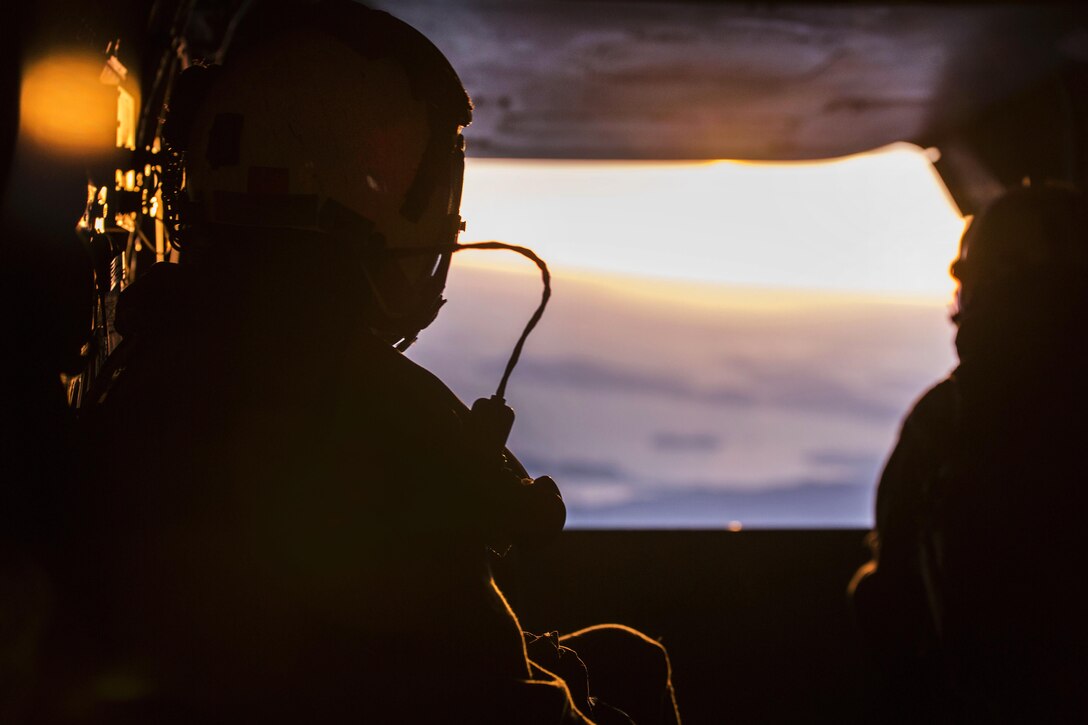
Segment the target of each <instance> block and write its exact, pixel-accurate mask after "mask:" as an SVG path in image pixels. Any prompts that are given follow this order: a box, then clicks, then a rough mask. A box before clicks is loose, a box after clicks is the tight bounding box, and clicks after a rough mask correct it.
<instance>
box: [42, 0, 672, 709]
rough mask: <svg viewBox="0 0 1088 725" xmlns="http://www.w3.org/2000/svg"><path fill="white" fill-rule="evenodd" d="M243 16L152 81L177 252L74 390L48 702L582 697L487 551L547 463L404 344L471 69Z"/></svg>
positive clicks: (457, 141) (122, 310)
mask: <svg viewBox="0 0 1088 725" xmlns="http://www.w3.org/2000/svg"><path fill="white" fill-rule="evenodd" d="M262 18H263V19H262ZM253 23H254V25H253V30H252V31H251V32H250V34H249V36H248V37H249V38H250V39H249V40H245V39H243V40H239V41H236V43H235V47H233V48H232V51H231V56H230V58H229V59H228V62H227V63H226V65H225V66H223V67H222V68H193V69H190V70H189V71H187V72H186V73H185V74H183V75H182V77H181V78H180V79H179V83H178V86H177V88H176V91H175V93H174V96H173V98H172V101H171V112H170V115H169V119H168V122H167V127H166V129H165V137H166V139H167V142H168V145H169V146H168V151H169V152H171V153H172V154H174V155H175V163H173V164H172V165H171V168H169V169H167V173H166V178H165V181H164V189H163V193H164V203H165V206H166V207H167V214H168V218H169V221H170V223H171V224H172V225H174V227H175V228H174V230H173V231H174V232H175V234H174V236H175V241H176V242H177V243H178V245H179V246H180V248H181V250H182V253H181V263H180V264H176V265H170V264H162V265H159V266H157V267H155V268H153V269H152V270H150V271H149V273H148V274H147V275H146V276H144V277H143V278H141V279H140V280H138V281H137V282H135V283H134V284H133V285H131V286H130V287H129V288H128V290H126V292H125V293H124V295H123V296H122V298H121V302H120V304H119V307H118V311H117V320H116V325H117V329H118V331H119V332H120V333H121V335H122V336H123V342H122V344H121V346H120V347H119V348H118V350H117V351H116V353H115V354H114V355H113V356H112V357H111V359H110V361H109V362H108V364H107V367H106V370H105V371H104V373H103V374H102V376H101V377H100V378H99V380H100V382H101V384H100V385H99V386H98V389H97V390H96V391H94V395H93V397H94V404H93V405H92V406H90V408H89V409H88V410H87V411H86V413H85V415H84V422H85V424H86V428H87V430H88V431H90V432H91V435H92V436H93V439H94V440H93V445H94V448H95V450H96V452H97V453H96V460H98V461H99V462H100V464H101V465H100V466H99V470H98V471H97V476H96V479H95V480H94V481H93V482H92V483H91V484H89V485H87V486H83V487H81V489H80V493H79V499H78V500H77V501H74V502H73V505H72V508H71V510H72V511H73V512H75V513H76V515H75V516H73V523H72V525H71V527H70V529H69V541H70V546H71V550H72V556H71V557H70V561H69V566H68V571H67V572H66V574H65V576H64V577H63V580H64V582H65V583H64V591H63V592H62V593H61V594H60V597H61V600H62V601H65V602H76V603H77V606H74V607H71V608H70V609H71V613H70V614H69V615H66V616H67V619H66V620H65V622H63V624H62V626H61V627H60V629H59V632H60V634H58V635H57V636H56V638H55V640H56V642H55V644H54V648H55V649H54V652H59V653H60V654H59V655H57V656H54V657H52V658H51V659H50V661H51V662H52V665H51V668H50V670H49V671H48V672H47V673H45V674H44V675H43V681H44V682H46V686H45V687H46V689H48V690H49V693H50V694H48V695H43V698H42V701H43V704H42V707H41V710H42V712H43V713H44V715H43V719H45V720H50V719H53V720H56V721H62V722H69V721H70V722H187V723H192V722H211V721H213V719H214V720H215V721H232V722H243V721H245V722H259V721H264V722H348V721H351V722H374V723H393V722H474V723H476V722H479V723H535V722H540V723H559V722H584V718H583V715H582V714H581V713H579V711H578V710H577V709H576V705H575V702H574V700H572V699H571V696H570V694H569V692H568V688H567V687H566V686H565V685H564V683H563V681H562V680H560V679H558V678H556V677H554V676H552V675H551V674H550V673H549V672H547V671H545V670H544V669H541V668H540V667H539V666H536V665H533V666H531V665H530V662H529V659H528V658H527V656H526V649H525V644H524V640H523V635H522V632H521V630H520V627H519V625H518V621H517V619H516V617H515V616H514V614H513V612H512V611H511V609H510V608H509V607H508V606H507V604H506V602H505V600H504V599H503V596H502V594H501V593H500V592H499V590H498V588H497V587H496V586H495V584H494V582H493V581H492V578H491V573H490V569H489V559H488V557H489V551H488V547H489V546H492V547H495V548H498V547H503V546H505V545H506V544H508V543H510V542H519V541H528V540H540V539H544V538H547V537H548V536H549V535H551V534H554V533H556V532H557V531H558V530H559V529H560V528H561V527H562V523H563V518H564V510H563V507H562V501H561V499H560V498H559V496H558V490H557V489H556V488H555V486H554V484H553V483H551V481H550V480H548V479H538V480H537V481H536V482H533V481H531V480H528V479H525V478H523V473H522V472H521V471H520V470H518V466H517V464H516V462H515V461H513V460H512V459H508V458H507V457H505V456H504V455H503V452H502V451H500V450H495V449H494V448H493V447H490V446H489V445H488V444H487V443H485V442H484V440H485V439H484V437H482V436H480V435H478V434H477V429H476V426H477V423H476V421H475V419H473V418H472V417H471V416H470V414H469V411H468V410H467V409H466V408H465V406H464V405H463V404H462V403H461V402H460V401H459V400H458V399H457V398H456V397H455V396H454V395H453V394H452V393H451V392H450V391H449V389H448V388H446V386H445V385H443V384H442V383H441V382H440V381H439V380H437V379H436V378H435V377H433V376H432V375H430V374H429V373H428V372H426V371H425V370H423V369H421V368H419V367H418V366H416V365H414V364H413V363H412V362H410V361H409V360H408V359H407V358H405V357H404V356H403V355H402V354H401V352H400V350H403V349H404V348H406V347H407V346H408V345H409V344H410V343H411V342H412V341H413V340H414V339H415V337H416V335H417V333H418V332H419V331H420V330H421V329H422V328H424V327H426V326H427V325H428V324H429V323H430V322H431V321H432V320H433V319H434V317H435V315H436V314H437V312H438V309H439V307H440V306H441V304H442V297H441V293H442V289H443V286H444V283H445V278H446V273H447V270H448V267H449V262H450V255H451V252H452V246H453V245H454V244H455V242H456V239H457V235H458V232H459V229H460V226H461V219H460V216H459V215H458V212H459V206H460V194H461V184H462V176H463V165H464V153H463V140H462V136H461V129H462V128H463V127H464V126H465V125H467V124H468V123H469V121H470V118H471V106H470V103H469V99H468V96H467V95H466V93H465V91H464V89H463V88H462V86H461V83H460V81H459V80H458V78H457V76H456V74H455V73H454V71H453V69H452V68H451V67H450V65H449V63H448V62H447V60H446V59H445V58H444V57H443V56H442V54H441V53H440V52H439V51H438V50H437V49H436V48H435V47H434V46H433V45H432V44H431V43H430V42H429V41H428V40H426V39H425V38H424V37H423V36H422V35H420V34H419V33H418V32H417V31H415V30H414V29H412V28H410V27H409V26H407V25H405V24H403V23H401V22H400V21H397V20H395V19H394V18H392V17H390V16H388V15H386V14H384V13H378V12H373V11H370V10H367V9H364V8H363V7H361V6H359V5H355V4H353V3H328V4H326V5H324V6H321V7H320V8H319V9H317V10H312V9H311V10H310V11H306V12H305V13H304V14H298V15H294V16H290V15H287V16H285V15H275V16H274V15H271V14H269V15H264V16H258V17H257V18H256V19H255V20H254V21H253ZM421 247H422V248H429V249H428V250H427V251H425V252H422V251H420V250H419V249H418V248H421ZM434 247H442V248H444V249H443V250H442V251H436V250H435V249H434ZM597 638H598V637H597V635H596V634H593V635H592V636H591V637H590V639H588V640H587V642H589V643H590V644H591V645H592V644H593V643H594V642H595V641H596V639H597ZM644 639H645V638H642V639H638V638H637V637H636V638H628V639H627V640H626V642H627V644H628V645H632V644H637V643H641V644H638V646H637V647H635V649H638V650H639V652H640V653H641V655H642V656H647V657H649V658H650V659H651V660H652V659H653V658H654V657H656V658H657V661H660V662H662V663H666V661H665V660H664V656H663V651H661V650H660V646H659V645H657V644H656V643H653V642H650V641H648V640H646V641H643V640H644ZM544 642H545V646H544V647H543V648H542V647H541V643H540V642H538V641H536V639H535V638H534V639H533V647H534V650H535V651H537V652H541V653H544V654H546V653H547V652H548V651H549V649H548V646H547V643H548V642H551V640H547V639H545V640H544ZM551 651H552V652H554V653H555V655H556V657H555V658H554V659H555V666H556V667H560V666H562V667H564V668H565V669H566V670H568V672H567V673H566V674H568V677H570V673H572V672H573V673H574V675H575V677H574V680H577V679H578V678H577V675H578V674H581V685H578V684H577V683H576V682H575V683H572V686H571V689H572V690H575V691H576V693H575V694H576V697H577V698H578V704H579V705H581V706H582V708H583V709H585V710H587V711H588V710H590V707H591V706H590V705H589V703H588V701H587V697H588V695H587V694H586V693H585V691H584V690H585V687H584V682H585V679H584V675H585V672H584V669H580V666H579V663H578V662H577V661H576V660H575V659H572V658H570V657H567V658H566V661H565V663H561V662H560V661H559V660H560V659H561V658H560V657H558V655H559V654H560V650H559V649H558V645H557V643H555V642H551ZM659 674H660V675H661V678H660V681H659V682H658V685H659V687H660V689H661V691H662V692H666V693H667V691H666V690H665V689H664V685H665V678H666V676H667V671H665V670H662V671H661V672H660V673H659ZM639 686H640V687H641V685H640V684H639ZM642 689H643V691H645V688H642ZM579 690H581V694H580V695H579V694H578V691H579ZM658 702H659V704H661V702H663V701H662V700H661V699H660V697H659V700H658ZM665 704H666V705H668V708H667V712H668V713H672V709H671V700H669V701H668V702H666V703H665ZM594 717H595V718H597V717H598V716H597V715H596V714H595V715H594ZM608 717H611V718H612V719H611V720H606V718H608ZM600 718H601V719H600V722H606V721H608V722H619V721H626V719H625V718H622V716H620V715H619V714H618V713H615V712H614V711H611V710H607V709H605V708H603V706H602V708H601V709H600ZM616 718H619V719H616Z"/></svg>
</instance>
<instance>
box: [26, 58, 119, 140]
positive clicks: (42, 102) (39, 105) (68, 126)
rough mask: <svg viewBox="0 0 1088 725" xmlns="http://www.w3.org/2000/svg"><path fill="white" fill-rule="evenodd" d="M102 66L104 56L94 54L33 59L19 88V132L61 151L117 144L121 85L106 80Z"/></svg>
mask: <svg viewBox="0 0 1088 725" xmlns="http://www.w3.org/2000/svg"><path fill="white" fill-rule="evenodd" d="M102 66H103V60H102V58H101V56H96V55H90V54H88V55H76V54H63V53H62V54H52V55H47V56H45V57H43V58H40V59H38V60H36V61H33V62H32V63H30V64H29V65H28V67H27V69H26V72H25V73H24V75H23V82H22V89H21V93H20V112H19V115H20V133H21V134H23V135H25V136H27V137H29V138H31V139H33V140H34V141H35V142H36V143H38V144H40V145H42V146H45V147H48V148H49V149H51V150H53V151H56V152H59V153H100V152H106V151H108V150H109V149H111V148H115V146H116V142H117V141H118V140H121V139H120V136H119V134H120V129H119V125H118V88H119V87H118V86H117V85H107V84H104V83H103V82H102V79H101V77H102ZM126 135H127V134H126ZM124 140H126V141H127V140H128V139H127V138H125V139H124Z"/></svg>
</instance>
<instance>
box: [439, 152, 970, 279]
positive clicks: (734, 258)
mask: <svg viewBox="0 0 1088 725" xmlns="http://www.w3.org/2000/svg"><path fill="white" fill-rule="evenodd" d="M932 154H933V152H930V154H928V155H927V153H926V152H924V151H922V150H921V149H919V148H918V147H916V146H911V145H909V144H897V145H895V146H891V147H888V148H886V149H881V150H879V151H876V152H872V153H869V154H862V155H858V156H853V157H847V158H845V159H837V160H834V161H830V162H819V163H799V164H785V163H778V164H755V163H743V162H736V161H714V162H695V163H692V162H655V163H646V162H629V161H615V162H600V161H544V160H541V161H522V160H502V159H469V162H468V165H467V168H466V173H465V191H464V198H463V203H462V214H461V215H462V216H463V217H464V218H465V219H466V220H467V222H468V230H467V234H466V235H465V238H466V239H470V240H478V239H500V240H503V241H516V242H517V243H520V244H525V245H528V246H530V247H533V248H534V249H536V250H537V251H538V252H539V253H541V254H543V255H544V256H545V258H546V259H547V260H548V261H549V263H550V264H552V265H554V266H557V267H571V268H581V269H589V270H595V271H599V272H608V273H611V274H622V275H631V276H639V277H653V278H662V279H673V280H700V281H707V282H716V283H723V284H742V285H754V286H760V287H773V288H784V289H802V290H827V291H834V292H866V293H874V294H881V295H887V294H895V295H903V296H924V297H928V298H930V299H938V298H939V299H942V300H947V298H948V297H949V295H950V294H951V290H952V282H951V280H950V278H949V277H948V274H947V269H948V265H949V262H950V261H951V258H952V257H953V256H954V254H955V250H956V241H957V240H958V237H959V234H960V232H961V231H962V228H963V220H962V218H961V217H960V215H959V213H958V211H957V210H956V209H955V208H954V206H953V205H952V203H951V201H950V199H949V197H948V195H947V192H946V191H945V190H944V187H943V185H941V183H940V181H939V178H938V177H937V175H936V172H935V171H934V169H933V166H932V163H931V161H930V156H932Z"/></svg>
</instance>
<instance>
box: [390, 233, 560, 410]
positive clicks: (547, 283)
mask: <svg viewBox="0 0 1088 725" xmlns="http://www.w3.org/2000/svg"><path fill="white" fill-rule="evenodd" d="M463 249H506V250H508V251H511V252H517V253H518V254H520V255H521V256H523V257H526V258H528V259H530V260H532V261H533V262H534V263H535V264H536V266H537V267H538V268H539V269H540V279H541V281H542V282H543V283H544V291H543V293H542V294H541V295H540V304H539V305H537V308H536V311H535V312H533V316H532V317H530V318H529V322H527V323H526V324H525V329H524V330H522V332H521V337H519V338H518V342H517V344H516V345H514V351H513V352H512V353H510V360H509V361H508V362H507V363H506V369H505V370H504V371H503V373H502V380H500V381H499V387H498V388H497V389H496V390H495V397H497V398H499V399H500V400H505V399H506V384H507V382H508V381H509V380H510V373H512V372H514V366H516V365H517V364H518V360H519V359H520V358H521V349H522V348H523V347H525V341H526V340H527V339H528V337H529V333H530V332H532V331H533V328H535V327H536V324H537V323H538V322H540V318H541V317H543V316H544V308H545V307H547V306H548V299H549V298H550V297H551V296H552V275H551V272H549V271H548V265H547V264H546V263H545V262H544V260H543V259H541V258H540V257H538V256H536V253H535V252H534V251H533V250H531V249H529V248H528V247H521V246H518V245H517V244H507V243H506V242H496V241H487V242H469V243H468V244H455V245H453V246H452V247H451V246H445V245H436V246H433V247H402V248H400V249H391V250H388V251H387V252H386V254H388V255H390V256H394V257H410V256H415V255H418V254H435V253H436V254H442V253H444V252H450V253H453V252H460V251H461V250H463Z"/></svg>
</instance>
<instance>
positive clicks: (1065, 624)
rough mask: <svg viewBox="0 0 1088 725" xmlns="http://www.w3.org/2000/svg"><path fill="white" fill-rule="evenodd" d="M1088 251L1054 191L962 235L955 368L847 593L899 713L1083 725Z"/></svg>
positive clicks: (932, 403) (888, 489)
mask: <svg viewBox="0 0 1088 725" xmlns="http://www.w3.org/2000/svg"><path fill="white" fill-rule="evenodd" d="M1086 242H1088V210H1086V207H1085V202H1084V198H1083V196H1082V195H1081V194H1079V193H1077V192H1074V191H1068V190H1063V189H1055V188H1046V187H1044V188H1036V189H1032V188H1025V189H1019V190H1015V191H1012V192H1009V193H1008V194H1007V195H1006V196H1004V197H1002V198H1001V199H999V200H998V201H997V202H995V203H994V204H993V205H992V206H991V207H990V208H988V209H987V210H986V211H985V212H984V213H983V214H982V215H981V216H980V217H979V218H978V219H976V220H975V221H974V223H973V224H972V225H971V227H970V228H969V229H968V231H967V232H966V234H965V237H964V240H963V251H962V254H961V259H960V260H959V261H957V262H956V264H955V265H954V266H953V273H954V274H955V276H956V277H957V278H958V279H959V281H960V284H961V289H960V300H959V311H958V313H957V315H956V317H955V320H956V322H957V324H958V326H959V331H958V334H957V337H956V347H957V350H958V352H959V357H960V365H959V367H957V368H956V370H955V371H954V372H953V373H952V375H951V376H950V377H949V378H948V379H947V380H945V381H943V382H941V383H940V384H938V385H937V386H936V387H934V388H933V389H932V390H930V391H929V392H927V393H926V394H925V395H924V396H923V397H922V399H921V400H920V401H919V402H918V403H917V404H916V406H915V407H914V409H913V411H912V412H911V413H910V415H909V416H908V417H907V419H906V421H905V422H904V424H903V429H902V433H901V435H900V439H899V443H898V444H897V446H896V448H895V450H894V452H893V453H892V455H891V458H890V459H889V461H888V463H887V466H886V468H885V470H884V474H883V477H882V478H881V481H880V488H879V492H878V498H877V517H876V518H877V528H876V531H875V532H874V534H873V539H874V541H873V544H874V557H873V561H872V562H871V563H870V564H869V565H867V567H865V568H864V569H863V570H862V571H861V572H859V576H858V577H857V578H856V579H855V584H854V602H855V605H856V609H857V613H858V617H859V621H860V622H861V624H862V628H863V631H864V633H865V634H866V636H867V639H868V641H869V644H870V649H871V650H872V652H873V654H874V660H875V662H876V664H877V665H878V666H879V667H880V669H881V670H882V672H883V675H884V691H883V692H882V693H880V694H879V695H878V697H877V699H878V700H879V701H880V708H881V710H882V715H883V716H884V717H885V718H887V719H889V720H895V721H902V722H922V721H932V722H940V721H955V722H958V721H969V722H1028V721H1033V722H1054V721H1083V720H1084V719H1085V718H1088V690H1086V689H1085V688H1084V683H1085V682H1086V681H1088V619H1086V618H1085V616H1084V613H1085V611H1088V578H1086V575H1088V546H1086V540H1085V533H1084V521H1083V517H1084V511H1085V504H1086V503H1088V489H1086V487H1085V484H1086V483H1088V475H1086V474H1085V464H1084V453H1085V441H1086V440H1088V417H1086V414H1088V382H1086V379H1085V376H1086V372H1085V371H1086V368H1085V363H1086V362H1088V353H1086V346H1085V345H1084V340H1083V337H1084V330H1085V326H1086V324H1088V289H1086V288H1085V286H1084V279H1085V278H1086V272H1088V244H1086Z"/></svg>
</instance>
